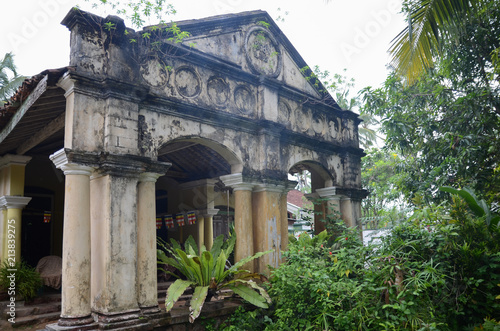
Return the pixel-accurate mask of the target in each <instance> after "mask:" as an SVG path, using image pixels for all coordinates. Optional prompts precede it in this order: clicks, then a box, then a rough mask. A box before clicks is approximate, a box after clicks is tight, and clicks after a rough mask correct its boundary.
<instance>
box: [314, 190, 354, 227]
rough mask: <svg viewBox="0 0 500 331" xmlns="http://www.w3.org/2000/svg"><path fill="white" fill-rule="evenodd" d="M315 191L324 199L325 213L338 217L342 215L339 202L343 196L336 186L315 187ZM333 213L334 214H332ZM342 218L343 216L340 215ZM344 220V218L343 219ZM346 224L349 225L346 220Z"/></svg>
mask: <svg viewBox="0 0 500 331" xmlns="http://www.w3.org/2000/svg"><path fill="white" fill-rule="evenodd" d="M316 193H318V195H319V196H320V197H321V198H322V199H325V200H326V201H325V213H326V214H327V215H332V216H333V217H335V218H340V217H342V216H343V214H342V213H341V210H340V203H341V200H342V199H343V198H345V196H343V195H341V194H340V193H339V192H338V190H337V188H336V187H334V186H331V187H325V188H319V189H316ZM334 214H335V215H334ZM342 218H343V217H342ZM343 219H344V218H343ZM344 221H345V219H344ZM346 225H347V226H350V225H349V223H348V222H346Z"/></svg>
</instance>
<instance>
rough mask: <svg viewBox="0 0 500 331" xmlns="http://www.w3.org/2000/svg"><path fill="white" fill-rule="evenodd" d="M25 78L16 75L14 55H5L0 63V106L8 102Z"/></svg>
mask: <svg viewBox="0 0 500 331" xmlns="http://www.w3.org/2000/svg"><path fill="white" fill-rule="evenodd" d="M25 78H26V77H24V76H20V75H18V73H17V70H16V66H15V65H14V55H12V53H6V54H5V56H4V58H3V59H2V60H1V61H0V106H2V105H3V104H4V103H6V102H7V101H8V100H9V98H10V97H11V96H12V94H13V93H14V92H15V91H16V89H17V88H18V87H19V86H20V85H21V84H22V83H23V81H24V80H25Z"/></svg>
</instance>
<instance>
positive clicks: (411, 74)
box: [389, 0, 497, 84]
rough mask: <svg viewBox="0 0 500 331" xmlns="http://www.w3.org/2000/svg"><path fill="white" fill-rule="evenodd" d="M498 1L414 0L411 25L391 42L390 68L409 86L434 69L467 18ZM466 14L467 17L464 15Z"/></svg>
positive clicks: (410, 9)
mask: <svg viewBox="0 0 500 331" xmlns="http://www.w3.org/2000/svg"><path fill="white" fill-rule="evenodd" d="M491 1H497V0H411V1H407V2H406V8H404V10H405V11H406V12H408V26H407V27H406V28H405V29H404V30H403V31H401V32H400V33H399V34H398V35H397V36H396V38H394V40H393V41H392V45H391V47H390V49H389V52H390V53H391V56H392V60H391V65H392V67H393V68H395V69H396V71H397V72H398V73H399V74H400V75H401V76H402V77H404V78H405V79H406V81H407V83H408V84H411V83H412V82H414V81H415V79H417V78H418V77H419V76H420V74H421V73H423V72H424V71H425V70H426V69H428V68H432V67H433V64H434V59H435V58H436V57H437V56H439V55H440V46H441V45H442V44H443V42H444V41H446V40H450V39H454V38H455V37H456V36H455V34H456V32H457V29H456V27H457V26H459V25H460V22H461V21H463V19H464V17H465V16H467V15H471V14H472V13H473V11H475V10H476V9H478V8H481V7H482V6H483V5H486V4H487V3H489V2H491ZM464 15H465V16H464Z"/></svg>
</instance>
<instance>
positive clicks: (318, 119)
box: [312, 114, 325, 136]
mask: <svg viewBox="0 0 500 331" xmlns="http://www.w3.org/2000/svg"><path fill="white" fill-rule="evenodd" d="M312 128H313V130H314V132H316V133H317V134H318V135H321V136H322V135H324V134H325V119H324V118H323V116H321V115H317V114H316V115H313V116H312Z"/></svg>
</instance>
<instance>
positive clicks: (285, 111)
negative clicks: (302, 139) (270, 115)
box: [278, 100, 292, 124]
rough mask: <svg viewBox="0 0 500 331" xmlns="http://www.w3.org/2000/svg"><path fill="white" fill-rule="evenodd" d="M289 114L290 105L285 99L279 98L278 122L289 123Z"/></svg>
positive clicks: (290, 112)
mask: <svg viewBox="0 0 500 331" xmlns="http://www.w3.org/2000/svg"><path fill="white" fill-rule="evenodd" d="M291 115H292V111H291V109H290V106H289V105H288V104H287V103H286V102H285V101H282V100H280V102H279V104H278V122H279V123H281V124H290V117H291Z"/></svg>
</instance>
